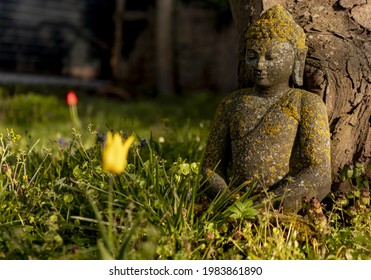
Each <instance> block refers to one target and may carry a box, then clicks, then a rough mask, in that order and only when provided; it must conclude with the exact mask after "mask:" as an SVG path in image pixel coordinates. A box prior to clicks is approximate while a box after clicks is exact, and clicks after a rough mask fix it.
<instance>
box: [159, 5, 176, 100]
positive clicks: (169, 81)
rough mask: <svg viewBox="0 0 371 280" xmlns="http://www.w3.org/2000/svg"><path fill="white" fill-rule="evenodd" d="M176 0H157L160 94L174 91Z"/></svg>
mask: <svg viewBox="0 0 371 280" xmlns="http://www.w3.org/2000/svg"><path fill="white" fill-rule="evenodd" d="M174 3H175V2H174V0H157V4H156V75H157V88H158V91H159V93H160V94H163V95H170V94H173V93H174V49H173V48H174V44H173V36H172V34H173V23H174V20H173V18H174V5H175V4H174Z"/></svg>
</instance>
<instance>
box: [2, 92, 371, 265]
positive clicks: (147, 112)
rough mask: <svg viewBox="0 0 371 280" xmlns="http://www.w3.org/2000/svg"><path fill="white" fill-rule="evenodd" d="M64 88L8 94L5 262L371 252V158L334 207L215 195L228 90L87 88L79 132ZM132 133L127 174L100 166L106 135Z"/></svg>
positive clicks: (333, 198)
mask: <svg viewBox="0 0 371 280" xmlns="http://www.w3.org/2000/svg"><path fill="white" fill-rule="evenodd" d="M64 93H65V89H61V90H53V92H51V93H50V94H49V92H48V90H46V89H44V90H40V89H38V90H36V91H35V90H34V91H33V92H29V91H26V90H25V89H18V91H17V92H16V91H15V90H14V89H9V88H6V89H3V90H2V91H1V98H2V103H1V105H0V110H1V116H0V119H1V129H0V132H1V133H2V134H1V135H0V151H1V153H0V161H1V167H2V168H1V171H0V177H1V178H0V211H1V212H0V213H1V215H0V258H1V259H285V260H286V259H371V238H370V236H371V221H370V213H371V212H370V198H369V185H368V184H369V182H368V180H367V178H365V176H364V171H365V168H367V167H366V166H365V165H363V164H361V163H357V164H354V165H353V166H349V167H348V168H346V169H344V171H343V173H342V176H343V179H344V180H348V181H349V182H350V183H351V184H352V185H354V188H353V190H352V191H351V192H350V193H349V194H340V195H334V194H330V195H329V198H328V200H329V201H330V202H331V203H330V204H331V207H330V205H328V206H327V207H324V206H323V205H320V204H318V203H316V201H310V200H308V201H307V207H306V210H305V211H304V213H303V215H283V214H280V213H278V212H276V211H275V210H274V209H273V208H272V206H271V199H270V197H269V195H267V199H265V200H264V201H259V202H258V201H257V200H256V199H255V197H254V196H252V195H251V194H245V195H243V196H242V197H241V199H240V200H239V201H238V202H237V203H235V204H232V205H231V206H227V205H226V202H225V201H224V200H223V199H221V197H218V198H216V199H215V200H214V201H208V200H207V199H206V198H205V196H204V194H203V193H202V191H200V190H201V189H202V188H201V186H202V184H204V179H205V178H202V176H201V175H200V173H199V165H200V160H201V157H202V151H203V147H204V145H205V141H206V138H207V134H208V124H209V120H210V118H211V117H212V115H213V112H214V110H215V107H216V104H217V103H218V101H219V99H220V97H216V96H212V95H210V94H204V93H202V94H201V93H200V94H197V95H188V96H184V97H179V98H175V99H173V100H140V101H133V102H121V101H119V100H114V99H107V98H103V97H99V96H94V95H88V94H85V93H82V92H81V93H79V99H80V102H79V104H78V106H79V115H80V118H81V122H82V123H83V125H82V128H81V129H80V130H79V131H77V130H74V129H72V124H71V121H70V119H69V115H68V108H67V105H65V102H64ZM110 129H113V130H115V131H120V132H121V134H122V135H123V136H124V137H125V136H127V135H131V134H132V133H134V134H135V135H136V136H137V141H136V143H135V144H134V145H133V146H132V148H131V150H130V154H129V159H128V162H129V164H128V166H127V168H126V170H125V172H124V173H123V174H122V175H110V174H108V173H107V172H105V171H103V170H102V167H101V166H102V160H101V151H102V137H103V135H104V134H105V133H106V131H108V130H110Z"/></svg>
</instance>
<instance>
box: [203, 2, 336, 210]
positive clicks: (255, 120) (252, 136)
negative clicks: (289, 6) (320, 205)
mask: <svg viewBox="0 0 371 280" xmlns="http://www.w3.org/2000/svg"><path fill="white" fill-rule="evenodd" d="M282 30H286V31H290V32H291V33H290V32H282ZM303 34H304V32H303V31H302V29H300V28H298V26H297V25H296V24H295V22H294V21H293V19H292V18H291V16H289V14H288V13H287V12H286V11H285V10H284V9H283V8H282V7H281V6H275V7H273V8H272V9H270V10H268V11H267V12H266V13H265V14H263V15H262V19H261V20H259V21H257V22H255V23H253V24H252V25H251V27H250V28H249V30H248V31H247V45H246V65H247V68H248V69H247V73H248V76H249V79H250V80H251V81H252V83H253V85H254V86H253V88H245V89H241V90H239V91H236V92H233V93H231V94H230V95H229V96H227V97H226V98H225V99H224V100H223V101H222V103H221V104H220V105H219V107H218V109H217V112H216V114H215V118H214V120H213V122H212V125H211V130H210V136H209V140H208V143H207V146H206V150H205V157H204V161H203V174H204V175H205V177H207V178H208V182H209V186H208V189H207V191H206V192H207V193H208V195H209V196H210V197H214V196H216V195H217V194H218V193H219V192H220V191H223V190H226V191H227V192H228V191H229V188H230V187H231V188H233V187H238V186H240V185H241V184H246V185H247V187H249V186H250V185H251V183H252V182H254V181H255V182H258V188H260V189H263V188H266V189H268V190H270V191H273V192H274V193H275V194H276V195H277V196H280V197H282V198H283V200H282V206H283V208H284V210H288V211H297V210H299V209H300V208H301V200H302V198H303V197H305V196H308V197H317V198H318V199H319V200H322V199H323V198H324V197H325V196H326V195H327V194H328V193H329V191H330V186H331V164H330V133H329V127H328V117H327V113H326V106H325V104H324V103H323V101H322V100H321V98H320V97H319V96H317V95H315V94H313V93H311V92H307V91H304V90H299V89H295V88H290V87H289V81H290V79H292V81H293V82H298V81H299V83H300V81H301V77H300V76H302V68H303V67H304V63H303V60H304V59H305V55H304V56H303V54H305V52H306V46H305V45H304V44H303ZM304 40H305V38H304Z"/></svg>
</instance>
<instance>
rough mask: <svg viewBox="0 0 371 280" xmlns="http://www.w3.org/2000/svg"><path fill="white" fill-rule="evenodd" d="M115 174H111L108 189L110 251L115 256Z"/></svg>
mask: <svg viewBox="0 0 371 280" xmlns="http://www.w3.org/2000/svg"><path fill="white" fill-rule="evenodd" d="M113 176H114V175H113V174H110V176H109V189H108V242H109V243H110V244H109V245H110V251H111V254H112V255H113V256H114V255H115V254H114V252H113V250H114V247H115V246H114V240H113V179H114V178H113Z"/></svg>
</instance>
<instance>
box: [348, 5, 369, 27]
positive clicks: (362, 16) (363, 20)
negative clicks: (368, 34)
mask: <svg viewBox="0 0 371 280" xmlns="http://www.w3.org/2000/svg"><path fill="white" fill-rule="evenodd" d="M351 15H352V17H353V19H354V20H355V21H356V22H357V23H358V24H359V25H361V26H363V27H364V28H367V29H368V30H371V16H370V15H371V3H368V4H366V5H361V6H357V7H354V8H353V9H352V12H351Z"/></svg>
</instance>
